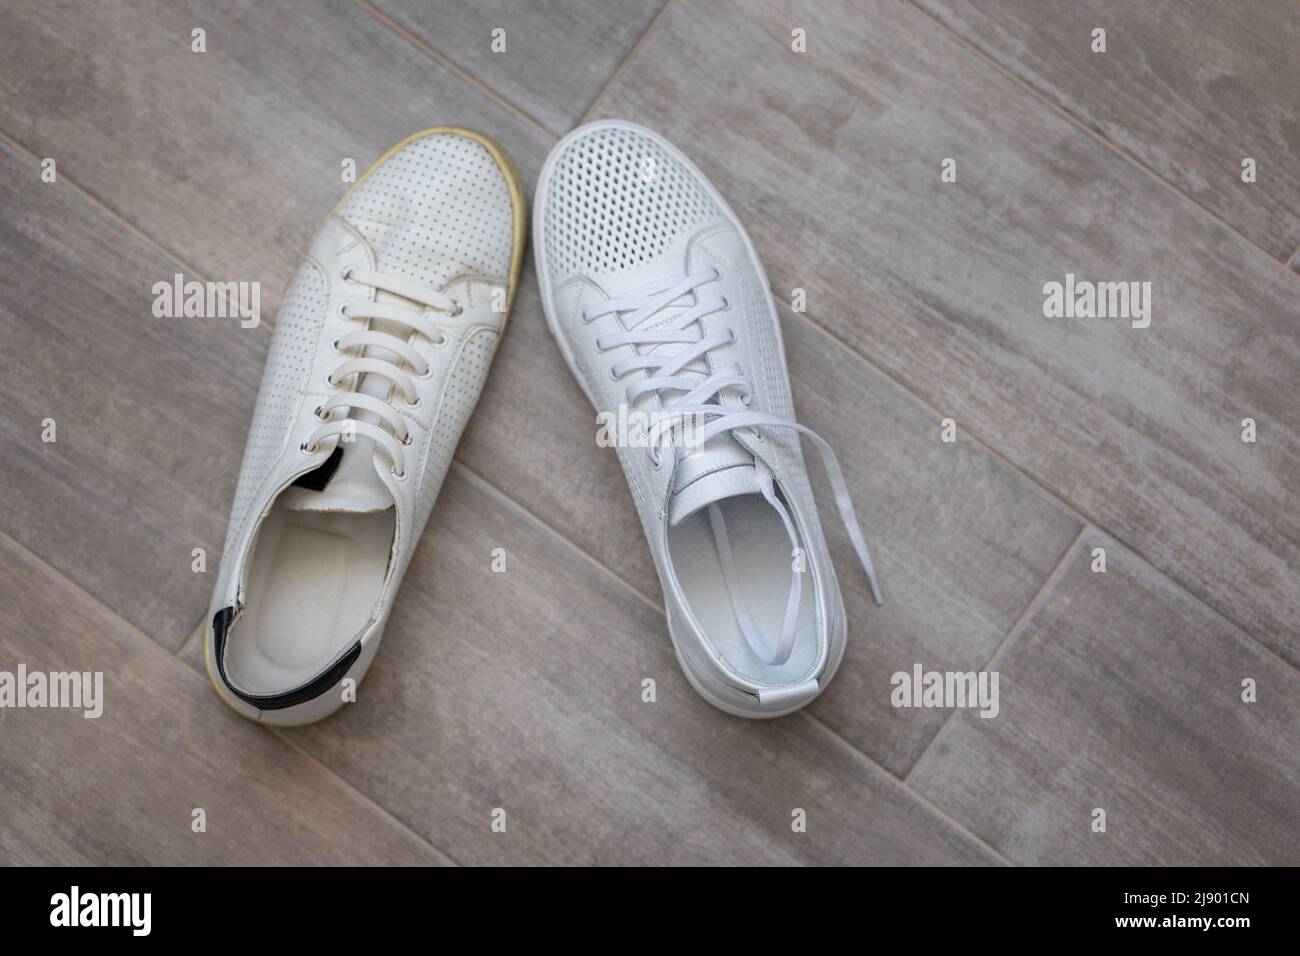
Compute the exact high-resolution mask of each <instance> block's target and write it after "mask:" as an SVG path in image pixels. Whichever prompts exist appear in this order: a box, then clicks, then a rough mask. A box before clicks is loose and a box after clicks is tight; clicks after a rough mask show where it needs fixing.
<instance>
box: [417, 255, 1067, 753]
mask: <svg viewBox="0 0 1300 956" xmlns="http://www.w3.org/2000/svg"><path fill="white" fill-rule="evenodd" d="M516 309H517V310H518V312H517V317H516V318H515V320H514V321H513V323H512V325H511V327H510V329H509V331H508V332H507V334H506V336H505V338H504V340H503V342H502V345H501V350H500V354H499V355H498V357H497V361H496V364H495V366H494V368H493V372H492V377H491V379H490V380H489V382H488V385H487V388H486V389H485V390H484V393H483V397H482V399H481V401H480V404H479V407H478V409H477V411H476V413H475V416H474V418H473V419H472V420H471V424H470V427H469V429H467V431H466V433H465V437H464V438H463V440H462V442H461V446H460V450H459V452H458V454H459V457H460V458H461V460H463V461H464V462H465V463H466V464H467V465H469V467H471V468H472V469H474V470H475V471H476V472H477V473H479V474H481V475H484V476H486V477H488V478H489V479H490V480H491V481H492V482H493V483H495V484H496V485H498V486H499V487H500V488H501V489H502V490H504V491H505V492H506V493H507V494H509V495H510V496H511V497H513V498H515V499H516V500H517V501H519V502H520V503H521V504H523V505H524V506H526V507H527V508H528V509H529V510H531V511H533V512H534V513H535V514H537V515H540V516H542V518H543V519H544V520H546V521H547V522H548V523H549V524H551V525H552V526H553V527H554V528H556V529H557V530H558V531H559V532H560V533H561V534H563V535H564V536H565V537H567V538H568V539H569V540H571V541H573V542H574V543H575V544H576V545H577V546H578V547H579V548H581V549H582V550H584V551H585V552H587V553H588V554H590V555H592V556H594V557H595V558H596V559H597V560H598V561H599V562H600V563H601V564H602V565H604V566H605V567H608V568H610V569H611V570H612V571H614V572H615V573H616V574H618V575H619V576H621V577H622V578H624V579H625V580H627V581H628V582H629V583H631V584H632V585H634V586H635V587H636V588H637V589H638V590H640V591H641V592H642V593H643V594H645V595H647V596H649V597H650V598H651V599H652V600H654V601H655V602H659V601H661V592H660V588H659V584H658V579H657V577H656V575H655V571H654V565H653V563H652V562H651V560H650V555H649V549H648V548H647V546H646V544H645V539H644V535H643V533H642V530H641V526H640V522H639V521H638V519H637V517H636V512H635V511H634V510H633V508H632V502H631V496H630V494H629V493H628V491H627V485H626V481H625V480H624V478H623V473H622V470H621V469H620V468H619V465H618V461H617V456H616V455H615V454H614V452H613V451H612V450H611V449H608V448H599V447H597V446H596V431H597V429H596V422H595V414H594V412H593V411H592V409H591V407H590V405H589V404H588V403H587V401H586V399H585V398H584V396H583V395H582V394H581V392H580V391H579V390H578V388H577V386H576V385H575V384H574V383H573V382H572V377H571V375H570V374H569V371H568V369H567V367H566V366H565V364H564V360H563V359H562V358H561V357H560V355H559V352H558V350H557V349H556V348H555V346H554V344H553V343H552V341H551V338H550V333H549V332H548V330H547V329H546V326H545V322H544V321H543V320H542V319H541V317H540V314H539V313H540V305H539V304H538V301H537V292H536V283H535V281H533V280H532V278H531V277H530V278H529V280H528V282H527V283H526V285H525V287H524V290H523V291H522V293H521V295H520V298H519V300H518V302H517V303H516ZM781 314H782V325H783V331H784V335H785V342H786V351H787V358H788V360H789V366H790V371H791V377H792V380H793V387H794V392H795V403H796V409H797V411H798V413H799V418H800V421H801V422H803V423H804V424H805V425H808V426H809V427H810V428H813V429H814V430H817V431H818V432H819V433H820V434H821V435H822V436H823V437H824V438H826V440H827V441H829V442H830V443H831V445H832V446H833V447H834V448H835V450H836V453H837V455H838V456H839V458H840V462H841V465H842V467H843V469H844V471H845V473H846V476H847V478H848V481H849V487H850V491H851V492H852V495H853V498H854V501H855V503H856V507H857V510H858V514H859V517H860V518H861V519H862V521H863V522H864V525H865V527H866V529H867V535H868V538H869V541H870V544H871V547H872V551H873V554H874V555H875V558H876V563H877V566H878V567H879V568H880V569H881V574H882V576H883V580H884V587H885V592H886V606H885V607H884V608H877V607H875V605H874V604H873V603H872V601H871V599H870V595H869V592H868V590H867V586H866V580H865V576H864V575H863V573H862V569H861V566H860V565H859V564H858V562H857V558H856V556H855V555H854V552H853V549H852V546H851V545H850V543H849V541H848V538H847V536H846V534H845V533H844V530H843V527H842V525H841V524H840V522H839V518H838V515H837V512H836V510H835V504H834V497H833V496H832V495H831V494H830V491H829V488H828V487H827V486H826V484H825V481H824V480H823V476H822V474H821V464H820V458H819V457H818V456H817V454H816V452H815V451H814V450H813V449H811V448H809V449H808V450H807V455H808V459H809V461H808V465H809V473H810V475H811V476H812V477H813V480H814V488H815V489H816V490H817V492H818V504H819V510H820V513H821V516H822V525H823V527H824V528H825V530H826V533H827V537H828V540H829V541H830V543H831V546H832V554H833V557H834V560H835V565H836V568H837V571H838V576H839V580H840V586H841V590H842V592H843V594H844V598H845V602H846V609H847V612H848V618H849V649H848V652H847V656H846V658H845V660H844V663H843V664H842V665H841V667H840V670H839V673H838V674H837V675H836V677H835V680H834V682H833V683H832V684H831V686H830V689H829V690H828V691H827V692H826V694H825V695H823V697H822V698H821V699H820V700H819V701H818V702H817V704H816V705H815V706H814V708H813V711H814V713H816V714H817V715H818V716H819V717H820V718H821V719H822V720H824V721H825V722H826V723H827V724H828V725H830V726H831V727H833V728H834V729H835V730H836V731H837V732H838V733H840V734H841V735H843V736H844V737H845V738H846V739H848V740H849V741H850V742H852V743H853V744H854V745H855V746H857V747H859V748H860V749H861V750H862V751H863V752H864V753H867V754H869V755H870V756H871V757H872V758H874V759H875V760H877V761H879V762H880V763H881V764H883V765H884V766H885V767H887V768H888V769H890V770H891V771H894V772H896V773H898V774H900V775H901V774H905V773H906V772H907V770H908V769H909V768H910V767H911V766H912V763H913V761H915V759H916V758H917V757H918V756H920V754H921V751H922V750H923V749H924V748H925V746H926V744H927V743H928V742H929V740H930V738H931V737H932V736H933V735H934V733H935V732H936V731H937V730H938V728H939V725H940V723H942V716H940V715H937V714H935V713H933V712H930V711H920V710H913V711H902V712H900V711H896V710H894V709H893V708H892V707H891V706H890V705H889V690H890V686H889V675H890V674H892V673H894V672H895V671H897V670H910V669H911V667H912V664H913V663H914V662H917V661H921V662H924V663H926V666H927V667H928V666H936V667H937V666H942V667H943V668H944V669H947V668H948V667H949V666H953V667H960V668H970V667H978V666H979V665H980V664H982V663H983V662H984V661H985V660H987V659H988V657H989V655H990V654H992V652H993V649H994V648H995V647H996V646H997V643H998V642H999V641H1000V640H1001V639H1002V638H1003V637H1004V636H1005V635H1006V634H1007V632H1008V630H1010V628H1011V625H1012V623H1013V622H1014V621H1015V619H1016V617H1017V616H1019V614H1020V613H1021V612H1022V611H1023V610H1024V609H1025V608H1026V607H1027V606H1028V604H1029V602H1030V600H1031V598H1032V597H1033V595H1034V593H1035V592H1036V591H1037V589H1038V587H1039V585H1040V584H1041V583H1042V582H1043V580H1044V579H1045V578H1046V577H1047V575H1048V573H1049V572H1050V571H1051V570H1052V568H1053V567H1054V566H1055V565H1056V563H1057V562H1058V560H1059V559H1060V557H1061V554H1062V553H1063V552H1064V551H1065V549H1066V547H1067V546H1068V545H1069V543H1070V542H1071V541H1072V540H1073V538H1074V536H1075V535H1076V533H1077V532H1078V530H1079V528H1080V523H1079V522H1078V520H1077V519H1076V518H1074V517H1073V516H1071V515H1070V514H1069V513H1068V512H1066V511H1065V510H1064V509H1062V508H1061V507H1060V506H1059V505H1058V504H1056V503H1055V502H1053V501H1051V500H1050V499H1048V498H1047V497H1046V496H1045V495H1043V494H1042V493H1041V492H1040V491H1039V490H1038V489H1037V488H1035V487H1034V485H1033V484H1032V483H1031V482H1029V481H1027V480H1025V479H1024V478H1022V477H1021V476H1019V475H1017V474H1015V472H1014V471H1012V470H1011V469H1010V468H1007V467H1006V466H1005V465H1003V464H1002V463H1000V462H998V461H996V460H995V459H994V458H993V457H992V456H990V455H988V454H987V453H985V452H983V451H981V450H979V449H978V448H973V447H971V446H970V445H969V443H966V442H963V441H959V442H958V443H957V444H944V443H943V442H941V441H940V422H939V419H938V418H936V417H934V416H933V415H931V414H930V413H929V412H927V411H926V410H925V409H923V408H921V407H920V406H918V405H917V403H916V402H915V401H913V400H911V399H910V398H907V397H906V396H904V395H903V394H902V393H900V392H899V390H898V389H897V388H895V387H894V386H892V385H891V384H889V383H888V382H886V381H885V380H884V379H882V378H880V377H879V376H877V375H875V374H873V373H871V372H870V371H869V370H868V369H867V368H866V367H865V366H863V364H862V363H861V362H860V361H859V360H858V359H857V358H856V357H854V356H853V355H851V354H850V353H848V352H847V351H846V350H845V349H844V348H843V347H842V346H839V345H837V344H835V343H834V342H833V341H832V340H831V339H830V338H829V337H827V336H826V335H825V334H824V333H822V332H821V331H819V330H817V329H816V328H815V327H813V326H812V325H811V324H810V323H808V322H807V321H805V320H802V319H798V318H796V317H795V316H793V315H792V314H790V313H789V312H787V311H786V310H784V309H782V310H781ZM524 410H536V413H532V412H525V411H524ZM439 507H442V505H439ZM1011 527H1014V528H1015V529H1016V532H1015V533H1014V534H1008V533H1007V529H1008V528H1011Z"/></svg>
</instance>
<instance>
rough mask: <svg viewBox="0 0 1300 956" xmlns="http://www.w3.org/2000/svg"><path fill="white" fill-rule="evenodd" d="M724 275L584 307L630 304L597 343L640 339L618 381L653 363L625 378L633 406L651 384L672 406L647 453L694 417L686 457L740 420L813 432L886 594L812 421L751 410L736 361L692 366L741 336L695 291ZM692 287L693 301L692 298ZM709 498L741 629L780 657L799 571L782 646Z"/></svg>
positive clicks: (795, 602)
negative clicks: (717, 322) (739, 572)
mask: <svg viewBox="0 0 1300 956" xmlns="http://www.w3.org/2000/svg"><path fill="white" fill-rule="evenodd" d="M720 278H721V275H720V274H719V272H718V271H717V270H716V269H708V270H703V271H700V272H694V273H692V274H690V275H688V276H682V277H676V278H670V279H664V280H658V281H655V282H651V283H648V284H647V285H644V286H641V287H640V288H637V289H634V290H633V291H631V292H629V293H627V294H626V295H623V296H621V297H619V298H617V299H607V300H606V301H604V302H600V303H596V304H594V305H592V306H590V307H588V308H587V309H585V310H584V313H583V319H584V321H587V322H593V321H595V320H596V319H599V318H602V317H603V316H606V315H611V314H614V315H620V314H625V318H624V320H623V324H624V325H625V326H627V327H628V328H626V329H624V330H622V331H618V332H613V333H610V334H608V335H602V336H600V337H599V338H597V339H596V351H598V352H606V351H609V350H610V349H616V348H620V347H622V346H627V345H631V346H635V347H636V348H637V354H636V355H635V356H631V357H629V358H627V359H624V360H622V361H620V362H616V363H615V364H614V365H613V366H612V367H611V368H610V378H611V379H613V380H614V381H616V382H617V381H620V380H621V379H622V378H623V377H624V376H626V375H627V374H629V373H631V372H635V371H638V370H640V371H644V372H645V373H646V374H645V375H644V376H643V377H641V378H639V379H637V380H636V381H634V382H631V383H630V384H629V385H628V386H627V390H626V393H625V394H626V398H627V404H628V405H629V406H631V405H633V404H635V402H636V401H637V399H638V398H640V397H641V396H643V395H646V394H648V393H650V392H656V393H658V395H659V399H660V404H661V406H662V411H663V412H664V413H665V414H664V415H663V416H662V417H660V418H657V419H656V421H655V422H654V423H653V424H652V426H651V429H650V441H649V442H648V446H647V453H648V454H649V455H650V457H651V459H652V460H653V461H654V463H655V466H656V467H658V465H659V461H660V459H659V444H660V442H661V440H662V439H663V438H664V436H666V435H668V434H671V432H672V431H673V429H674V428H677V427H679V426H681V425H682V424H683V423H684V422H686V421H687V420H689V419H692V418H694V419H695V420H697V421H703V422H704V424H703V425H701V426H700V427H698V428H696V429H695V430H694V433H693V435H692V439H691V441H690V443H689V446H688V447H677V448H676V449H675V453H676V454H677V455H678V456H679V457H682V456H684V455H685V454H686V453H687V452H689V451H690V450H692V449H694V448H699V447H702V446H703V445H704V443H705V442H707V441H708V440H709V439H710V438H712V437H714V436H715V435H719V434H722V433H723V432H730V431H734V430H736V429H747V430H749V431H750V432H751V433H752V434H753V435H754V437H755V439H756V440H757V441H763V435H762V432H761V429H775V428H783V429H788V430H791V431H795V432H798V433H799V434H802V435H806V436H808V438H809V439H810V440H811V441H812V442H813V444H814V445H815V446H816V447H817V450H818V451H819V452H820V453H821V457H822V464H823V466H824V467H825V469H826V476H827V478H829V479H830V483H831V489H832V491H833V492H834V494H835V505H836V507H837V508H838V510H839V513H840V520H841V521H843V523H844V528H845V530H846V531H847V532H848V535H849V540H850V541H852V542H853V549H854V550H855V551H856V552H857V555H858V560H859V561H860V562H861V563H862V568H863V570H864V571H865V572H866V574H867V581H868V582H869V583H870V585H871V596H872V598H873V599H874V600H875V602H876V604H877V605H880V604H883V603H884V602H883V600H882V598H881V594H880V584H879V582H878V581H877V579H876V566H875V564H874V563H873V562H872V560H871V552H870V550H868V548H867V542H866V539H865V538H864V537H863V535H862V528H861V526H860V525H859V524H858V518H857V515H856V514H855V512H854V510H853V501H852V499H851V498H850V497H849V488H848V483H847V482H846V481H845V480H844V472H843V471H842V470H841V468H840V463H839V460H838V459H837V458H836V457H835V452H834V450H833V449H832V448H831V446H830V445H829V444H828V443H827V442H826V441H825V439H823V438H822V437H821V436H820V435H818V434H817V433H816V432H814V431H813V430H812V429H811V428H808V427H807V426H805V425H801V424H799V423H798V422H796V421H793V420H792V419H788V418H781V417H780V416H778V415H770V414H768V413H766V412H759V411H753V410H750V409H749V408H748V406H749V403H750V400H751V398H752V395H753V390H754V389H753V383H752V382H751V381H750V380H749V377H748V376H746V375H745V374H744V372H743V371H742V370H741V368H740V366H739V365H737V364H736V363H729V364H726V365H722V366H720V367H718V368H716V369H714V370H713V371H712V372H702V371H700V370H699V369H696V368H690V367H689V366H691V365H692V364H694V363H697V362H699V361H701V360H704V359H705V357H706V356H707V355H708V353H709V352H710V351H711V350H712V349H714V348H717V347H718V346H723V345H729V344H731V343H732V342H734V341H736V335H735V332H734V331H733V330H732V329H730V328H724V329H715V330H713V331H710V332H707V333H706V332H705V331H704V329H703V327H702V325H700V324H699V321H698V320H699V319H701V318H703V317H704V316H706V315H710V314H712V313H714V312H721V311H724V310H725V309H727V308H728V303H727V300H726V298H725V297H722V296H714V297H711V298H705V297H703V296H702V295H700V294H698V293H697V292H696V289H697V288H698V287H699V286H701V285H704V284H706V283H709V282H714V281H716V280H718V279H720ZM687 297H690V299H693V300H694V301H693V302H691V301H690V299H688V298H687ZM669 306H678V307H681V311H680V312H679V313H678V314H677V315H675V316H673V317H671V318H669V319H667V320H666V321H663V322H660V323H659V324H657V325H656V326H655V327H654V328H648V327H647V326H648V325H649V320H650V319H651V318H652V317H653V316H655V315H657V314H658V313H659V312H661V311H662V310H663V309H665V308H667V307H669ZM665 344H674V345H680V346H682V347H681V348H680V349H679V350H677V351H676V352H673V353H672V354H670V355H665V354H662V353H659V354H654V353H652V352H650V351H649V350H647V351H645V352H643V351H642V350H641V349H642V347H643V346H644V347H649V348H650V349H653V348H654V347H656V346H659V345H665ZM706 367H707V363H706ZM728 388H730V389H735V390H736V392H737V393H738V399H739V402H740V404H741V406H742V408H735V407H727V406H724V405H722V404H721V402H722V401H723V396H722V394H721V393H722V391H723V390H724V389H728ZM674 393H680V394H674ZM754 464H755V468H756V470H757V473H758V483H759V490H760V491H761V492H762V494H763V497H764V498H765V499H766V500H767V502H768V504H770V505H772V507H773V508H775V509H776V511H777V513H778V514H779V515H780V517H781V521H782V523H783V524H784V525H785V529H786V533H787V534H788V535H789V536H790V542H791V548H792V552H793V551H794V550H797V549H798V548H799V539H798V535H797V533H796V531H795V528H794V523H793V521H792V520H791V518H790V515H789V513H788V511H787V510H786V508H785V506H784V504H782V502H781V499H780V497H779V496H778V495H777V494H776V492H775V489H774V486H773V481H772V473H771V471H770V470H769V469H768V468H767V466H766V465H764V464H763V463H762V462H761V461H759V460H758V458H757V457H755V460H754ZM708 508H709V523H710V525H711V527H712V530H713V537H714V542H715V544H716V546H717V548H718V556H719V560H720V561H721V563H722V571H723V575H724V577H725V579H726V583H727V590H728V593H729V594H730V596H731V604H732V609H733V611H734V612H735V614H736V621H737V623H738V624H739V625H740V628H741V632H742V633H743V634H744V636H745V640H746V642H747V643H748V644H749V646H750V650H752V651H753V652H754V654H755V655H756V656H757V657H758V659H759V660H761V661H763V663H765V664H783V663H785V661H786V660H788V659H789V657H790V654H791V652H792V651H793V650H794V639H795V630H796V625H797V622H798V614H799V602H800V598H801V593H802V592H801V578H802V571H801V570H800V569H798V568H797V567H796V568H795V570H794V574H793V579H792V582H791V585H790V596H789V600H788V601H787V603H786V612H785V620H784V622H783V625H782V631H781V638H780V640H779V641H778V643H777V646H776V648H775V650H770V649H769V648H768V647H767V646H766V644H765V643H764V641H763V640H762V638H761V636H760V635H759V633H758V630H757V628H755V627H754V623H753V619H752V617H751V616H750V614H749V609H748V608H747V607H746V606H745V604H744V601H743V600H742V599H741V596H740V595H741V592H740V589H739V588H738V587H737V586H736V570H735V561H734V558H733V555H732V549H731V543H730V540H729V539H728V537H727V531H726V525H725V523H724V522H723V519H722V511H721V509H720V508H719V507H718V506H717V504H716V503H713V504H710V505H709V506H708Z"/></svg>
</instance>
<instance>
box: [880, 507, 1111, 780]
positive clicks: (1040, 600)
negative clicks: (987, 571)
mask: <svg viewBox="0 0 1300 956" xmlns="http://www.w3.org/2000/svg"><path fill="white" fill-rule="evenodd" d="M1092 530H1094V529H1093V528H1092V526H1091V525H1088V524H1085V525H1084V526H1083V527H1082V528H1080V529H1079V533H1078V534H1076V535H1075V536H1074V540H1073V541H1071V542H1070V544H1069V546H1068V547H1066V549H1065V551H1064V552H1063V553H1062V554H1061V557H1060V559H1059V560H1058V561H1057V562H1056V566H1055V567H1053V568H1052V570H1051V571H1049V572H1048V574H1047V577H1045V578H1043V583H1042V584H1041V585H1039V587H1038V592H1037V593H1036V594H1035V595H1034V596H1033V597H1032V598H1031V599H1030V601H1029V603H1028V604H1026V605H1025V609H1024V610H1023V611H1021V612H1020V616H1019V617H1017V618H1016V620H1015V622H1014V623H1013V624H1012V625H1011V627H1010V629H1009V630H1008V631H1007V633H1006V634H1004V635H1003V636H1002V640H1000V641H998V645H997V647H995V648H993V653H992V654H990V655H989V656H988V660H986V661H985V662H984V665H983V666H982V667H981V668H980V670H981V671H987V670H989V669H990V668H991V667H992V666H993V665H994V664H995V663H996V662H997V661H998V659H999V657H1001V656H1002V654H1003V652H1004V651H1006V649H1007V648H1008V647H1009V646H1010V645H1011V643H1012V642H1013V639H1014V638H1015V637H1016V636H1017V635H1019V633H1020V632H1021V630H1022V629H1024V627H1025V626H1027V625H1028V623H1029V621H1030V619H1031V618H1032V617H1033V616H1034V614H1036V613H1037V612H1038V610H1039V608H1041V607H1042V606H1043V604H1044V603H1046V601H1047V599H1048V598H1049V597H1051V595H1052V592H1054V591H1055V590H1056V585H1057V584H1058V583H1059V582H1060V579H1061V578H1062V577H1064V576H1065V574H1066V572H1068V571H1069V569H1070V568H1072V567H1073V566H1074V562H1075V560H1076V559H1077V558H1078V550H1079V545H1080V544H1082V543H1083V541H1084V539H1085V538H1086V537H1087V536H1088V532H1089V531H1092ZM956 719H957V709H956V708H954V709H953V710H952V711H950V712H949V714H948V716H947V717H946V718H945V719H944V722H943V724H942V725H941V726H940V727H939V729H938V730H937V731H936V732H935V735H934V736H933V737H931V738H930V742H929V743H927V744H926V745H925V749H924V750H923V751H921V755H920V756H919V757H917V758H916V760H915V761H914V762H913V763H912V766H911V768H910V769H909V770H908V771H907V773H906V774H905V775H904V776H903V782H904V783H906V784H908V785H909V786H912V785H913V784H912V778H913V777H914V776H915V775H916V771H917V769H918V768H919V767H920V766H921V764H923V763H925V758H926V757H928V756H930V753H931V752H932V751H933V750H934V749H935V747H936V746H937V745H938V743H939V739H940V738H941V737H942V736H943V735H944V734H945V733H947V731H948V728H949V727H951V726H952V724H953V722H954V721H955V720H956Z"/></svg>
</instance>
